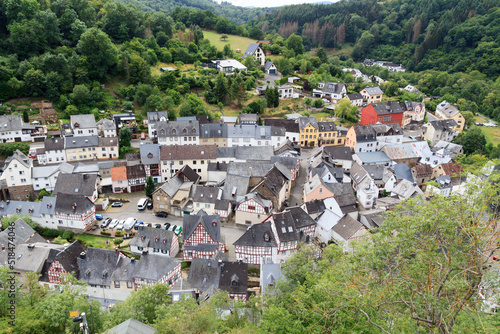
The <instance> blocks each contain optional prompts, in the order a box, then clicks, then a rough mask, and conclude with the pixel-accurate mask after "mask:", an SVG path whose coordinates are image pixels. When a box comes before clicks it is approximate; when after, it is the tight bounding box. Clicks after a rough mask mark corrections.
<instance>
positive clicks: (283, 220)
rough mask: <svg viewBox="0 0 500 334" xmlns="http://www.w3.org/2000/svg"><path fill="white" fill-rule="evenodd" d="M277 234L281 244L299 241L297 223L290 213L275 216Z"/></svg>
mask: <svg viewBox="0 0 500 334" xmlns="http://www.w3.org/2000/svg"><path fill="white" fill-rule="evenodd" d="M273 220H274V225H275V226H276V233H277V234H278V239H279V241H280V242H284V241H285V242H288V241H297V240H298V235H297V230H296V227H295V221H294V219H293V216H292V213H291V212H290V211H283V212H281V213H275V214H273Z"/></svg>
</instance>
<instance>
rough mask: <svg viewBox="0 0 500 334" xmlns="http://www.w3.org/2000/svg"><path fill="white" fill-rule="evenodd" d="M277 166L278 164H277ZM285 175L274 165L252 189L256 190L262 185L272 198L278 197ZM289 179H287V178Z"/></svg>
mask: <svg viewBox="0 0 500 334" xmlns="http://www.w3.org/2000/svg"><path fill="white" fill-rule="evenodd" d="M277 164H278V163H277ZM286 179H287V177H286V175H284V174H283V171H281V170H280V169H278V168H277V167H276V165H275V166H274V167H273V168H272V169H271V170H270V171H269V172H268V173H267V174H266V176H265V177H264V179H263V180H261V181H260V182H259V183H258V184H257V185H256V186H255V187H254V189H258V187H259V186H260V185H262V184H264V185H265V186H266V187H267V188H268V189H269V190H270V191H271V192H272V193H273V194H274V196H276V197H277V196H278V195H279V193H280V191H281V189H282V188H283V187H284V185H285V184H286ZM288 179H289V178H288Z"/></svg>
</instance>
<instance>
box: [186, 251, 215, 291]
mask: <svg viewBox="0 0 500 334" xmlns="http://www.w3.org/2000/svg"><path fill="white" fill-rule="evenodd" d="M219 276H220V270H219V264H218V262H217V261H215V260H209V259H200V258H194V259H193V260H192V261H191V267H190V268H189V276H188V282H189V284H190V285H191V286H192V287H194V288H195V289H197V290H200V291H206V290H207V289H208V288H210V287H211V286H218V285H219V278H220V277H219Z"/></svg>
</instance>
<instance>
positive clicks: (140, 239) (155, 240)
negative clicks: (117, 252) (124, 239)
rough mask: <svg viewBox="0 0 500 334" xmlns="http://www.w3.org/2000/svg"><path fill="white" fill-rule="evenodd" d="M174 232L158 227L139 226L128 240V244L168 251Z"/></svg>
mask: <svg viewBox="0 0 500 334" xmlns="http://www.w3.org/2000/svg"><path fill="white" fill-rule="evenodd" d="M173 238H174V233H173V232H172V231H167V230H163V229H159V228H153V227H145V226H140V227H139V229H138V230H137V233H136V234H135V236H134V238H133V239H132V240H130V243H129V245H130V246H137V247H143V248H157V249H161V250H164V251H168V252H170V248H171V246H172V239H173Z"/></svg>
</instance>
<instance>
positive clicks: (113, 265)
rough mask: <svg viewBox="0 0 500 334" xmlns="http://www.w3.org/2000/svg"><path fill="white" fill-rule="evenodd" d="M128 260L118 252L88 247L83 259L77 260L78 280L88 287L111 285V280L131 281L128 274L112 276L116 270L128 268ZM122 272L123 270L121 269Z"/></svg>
mask: <svg viewBox="0 0 500 334" xmlns="http://www.w3.org/2000/svg"><path fill="white" fill-rule="evenodd" d="M130 262H131V261H130V259H129V258H127V257H124V256H123V255H121V253H120V252H117V251H114V250H109V249H102V248H94V247H88V248H87V251H86V252H85V258H84V259H82V258H81V257H78V258H77V263H78V268H79V275H78V278H79V279H80V280H83V281H85V282H86V283H87V284H90V285H107V286H109V285H111V283H112V281H113V280H120V281H131V279H132V277H131V275H130V274H128V275H127V276H126V277H117V276H118V275H116V276H115V277H114V279H113V278H112V275H113V274H114V272H115V271H116V270H117V269H120V268H124V267H129V265H130ZM123 270H124V269H123Z"/></svg>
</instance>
